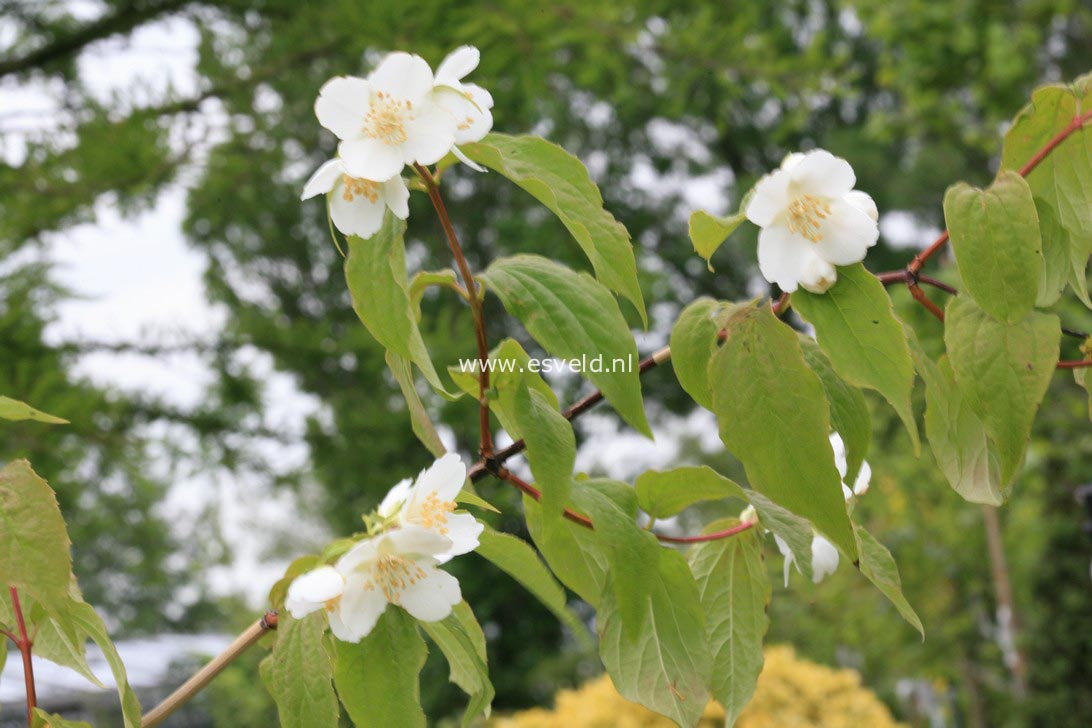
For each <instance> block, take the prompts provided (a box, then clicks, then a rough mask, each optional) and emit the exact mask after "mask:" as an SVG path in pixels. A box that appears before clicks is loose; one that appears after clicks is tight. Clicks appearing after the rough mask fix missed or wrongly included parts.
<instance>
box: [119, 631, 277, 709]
mask: <svg viewBox="0 0 1092 728" xmlns="http://www.w3.org/2000/svg"><path fill="white" fill-rule="evenodd" d="M276 628H277V613H276V612H266V613H265V615H263V616H262V618H261V619H259V620H258V621H257V622H255V623H254V624H252V625H250V626H249V627H247V629H246V631H245V632H243V633H242V634H240V635H239V636H238V637H236V638H235V639H234V641H232V643H231V644H230V645H228V646H227V649H225V650H224V651H223V652H221V653H220V654H219V655H217V656H216V657H214V658H213V659H212V661H211V662H209V663H208V664H207V665H205V666H204V667H203V668H201V669H200V670H198V671H197V672H196V673H194V675H193V676H192V677H190V679H189V680H187V681H186V682H184V683H182V685H181V686H180V687H179V688H178V689H177V690H175V691H174V692H173V693H171V694H170V695H168V696H167V698H166V699H165V700H164V701H163V702H162V703H160V704H159V705H157V706H156V707H155V708H153V709H152V710H151V711H149V712H148V713H145V714H144V719H143V720H141V722H140V728H152V726H157V725H159V724H160V723H162V722H163V721H165V720H166V719H167V718H168V717H169V716H170V715H171V714H172V713H174V712H175V711H176V710H178V709H179V708H181V707H182V706H183V705H185V704H186V703H187V702H188V701H189V700H191V699H192V698H193V696H195V695H197V693H199V692H201V690H202V689H203V688H204V687H205V686H206V685H208V684H209V683H210V682H212V680H213V678H215V677H216V676H217V675H219V674H220V673H221V672H223V671H224V668H226V667H227V666H228V665H230V664H231V663H232V662H234V661H235V660H236V659H237V658H238V657H239V656H240V655H242V654H243V653H244V652H246V651H247V650H248V649H250V648H251V647H252V646H253V645H254V643H256V642H257V641H258V640H259V639H261V638H262V636H263V635H265V633H266V632H268V631H270V630H273V629H276Z"/></svg>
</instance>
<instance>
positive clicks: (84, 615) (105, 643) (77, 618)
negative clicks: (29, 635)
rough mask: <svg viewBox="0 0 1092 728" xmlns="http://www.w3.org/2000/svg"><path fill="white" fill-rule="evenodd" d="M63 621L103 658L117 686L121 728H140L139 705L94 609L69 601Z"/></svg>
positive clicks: (81, 602) (82, 603) (112, 644)
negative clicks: (66, 620) (85, 637)
mask: <svg viewBox="0 0 1092 728" xmlns="http://www.w3.org/2000/svg"><path fill="white" fill-rule="evenodd" d="M67 618H68V619H69V620H71V622H72V624H73V625H74V626H75V628H76V629H77V630H79V631H80V633H81V634H84V635H86V636H87V637H90V638H91V640H92V641H93V642H94V643H95V644H96V645H98V646H99V649H100V650H101V651H102V654H103V657H105V658H106V662H107V664H108V665H110V672H111V673H112V674H113V676H114V683H115V684H116V685H117V690H118V697H119V698H120V700H121V713H122V719H123V722H124V724H125V728H140V701H139V700H138V699H137V696H136V693H135V692H133V689H132V687H130V686H129V679H128V677H127V676H126V674H125V664H124V663H123V662H122V661H121V655H119V654H118V651H117V648H115V647H114V643H113V641H112V640H111V639H110V634H109V633H108V632H107V631H106V625H105V624H104V623H103V621H102V617H100V616H99V615H98V612H96V611H95V608H94V607H92V606H91V605H90V604H87V603H86V602H83V601H75V600H73V601H71V602H70V604H69V609H68V612H67Z"/></svg>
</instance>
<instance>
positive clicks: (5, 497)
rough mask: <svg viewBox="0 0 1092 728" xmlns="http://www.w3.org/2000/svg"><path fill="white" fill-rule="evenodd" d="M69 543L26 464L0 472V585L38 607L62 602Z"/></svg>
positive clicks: (48, 492) (47, 494) (46, 492)
mask: <svg viewBox="0 0 1092 728" xmlns="http://www.w3.org/2000/svg"><path fill="white" fill-rule="evenodd" d="M69 546H70V542H69V540H68V532H67V531H66V530H65V525H64V519H63V518H62V517H61V511H60V507H59V506H58V505H57V497H56V495H54V493H53V489H52V488H50V487H49V485H48V484H47V483H46V482H45V481H44V480H42V478H40V477H38V474H37V473H35V472H34V470H33V469H32V468H31V467H30V463H28V462H27V461H26V460H14V461H12V462H10V463H8V464H7V465H6V466H5V467H4V469H3V470H0V584H3V585H4V586H7V587H16V588H17V589H19V591H20V592H25V593H27V594H30V595H31V596H33V597H34V598H35V599H36V600H37V601H39V602H41V603H42V604H43V605H44V606H46V607H49V608H54V607H56V606H59V605H61V604H63V603H64V602H65V601H66V600H67V598H68V586H69V579H70V578H71V574H72V557H71V556H70V555H69V551H68V549H69Z"/></svg>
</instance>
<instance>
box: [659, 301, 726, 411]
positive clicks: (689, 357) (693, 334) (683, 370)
mask: <svg viewBox="0 0 1092 728" xmlns="http://www.w3.org/2000/svg"><path fill="white" fill-rule="evenodd" d="M722 307H723V304H721V303H719V302H717V301H714V300H713V299H711V298H699V299H698V300H697V301H694V302H693V303H691V304H690V305H689V306H687V307H686V308H684V309H683V311H682V313H681V314H679V318H678V320H677V321H676V322H675V326H674V327H673V328H672V329H671V367H672V368H673V369H674V370H675V377H676V378H677V379H678V380H679V384H681V385H682V388H683V389H684V390H686V393H687V394H689V395H690V397H691V399H693V400H694V401H695V402H697V403H698V404H700V405H701V406H702V407H705V408H706V409H709V410H711V409H713V397H712V394H711V392H710V389H709V360H710V359H712V358H713V352H715V351H716V350H717V332H718V331H719V330H720V324H719V323H717V320H716V319H717V318H718V315H717V314H718V312H719V311H720V310H721V309H722Z"/></svg>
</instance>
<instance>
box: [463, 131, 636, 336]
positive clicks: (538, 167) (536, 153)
mask: <svg viewBox="0 0 1092 728" xmlns="http://www.w3.org/2000/svg"><path fill="white" fill-rule="evenodd" d="M460 148H461V149H462V150H463V153H464V154H466V155H467V156H468V157H470V158H471V159H472V160H474V161H475V162H478V163H479V164H482V165H484V166H486V167H489V168H490V169H492V170H495V171H497V172H499V173H501V174H502V175H504V176H505V177H507V178H508V179H510V180H511V181H512V182H515V183H516V184H517V185H519V186H520V187H522V188H523V189H524V190H526V191H527V192H529V193H531V195H532V196H533V197H534V198H535V199H536V200H538V201H539V202H541V203H542V204H543V205H545V206H546V207H547V208H549V209H550V211H551V212H553V213H554V214H555V215H557V217H558V219H559V220H561V222H562V223H563V224H564V225H565V227H566V228H567V229H568V231H569V233H570V234H572V236H573V238H574V239H575V240H576V242H577V244H578V245H580V247H581V248H582V249H583V250H584V254H585V255H587V256H588V260H590V261H591V264H592V268H593V269H594V270H595V276H596V278H598V279H599V280H600V281H601V282H602V284H603V285H604V286H606V287H607V288H609V289H611V290H612V291H614V292H616V293H618V294H620V295H622V296H624V297H625V298H627V299H628V300H629V301H630V303H632V304H633V306H634V308H636V309H637V312H638V313H639V314H640V315H641V321H643V322H644V324H645V326H648V315H647V314H646V313H645V303H644V299H643V298H642V297H641V286H640V284H639V283H638V281H637V263H636V261H635V259H634V257H633V246H632V244H631V243H630V240H629V232H628V231H627V230H626V228H625V226H624V225H622V223H620V222H618V221H617V220H615V219H614V216H613V215H611V214H610V213H609V212H607V211H606V210H605V209H603V197H602V195H601V194H600V193H599V188H598V187H596V186H595V183H594V182H592V180H591V177H589V176H588V170H587V169H586V168H585V167H584V165H583V163H582V162H581V161H580V160H579V159H577V158H576V157H574V156H573V155H571V154H569V153H568V152H566V151H565V150H564V149H562V148H561V147H559V146H557V145H556V144H552V143H551V142H548V141H546V140H545V139H542V138H540V137H536V136H508V135H506V134H496V133H494V134H489V135H488V136H486V137H485V139H483V140H482V141H480V142H478V143H477V144H464V145H462V146H461V147H460Z"/></svg>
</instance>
